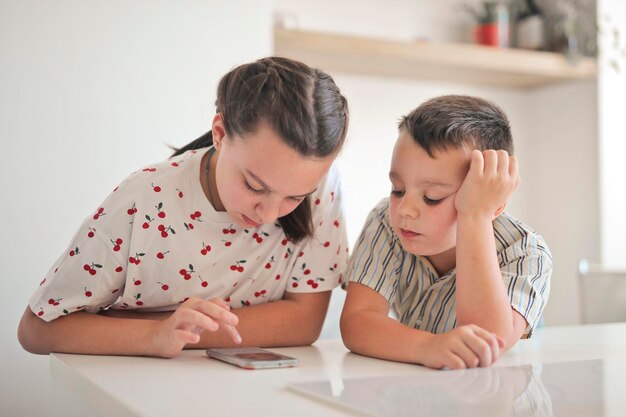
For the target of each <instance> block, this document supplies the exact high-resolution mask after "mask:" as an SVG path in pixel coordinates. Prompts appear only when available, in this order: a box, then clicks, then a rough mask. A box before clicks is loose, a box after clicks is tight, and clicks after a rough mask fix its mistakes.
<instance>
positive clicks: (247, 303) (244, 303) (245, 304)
mask: <svg viewBox="0 0 626 417" xmlns="http://www.w3.org/2000/svg"><path fill="white" fill-rule="evenodd" d="M241 305H242V306H245V307H247V306H249V305H250V301H248V300H246V301H243V300H241Z"/></svg>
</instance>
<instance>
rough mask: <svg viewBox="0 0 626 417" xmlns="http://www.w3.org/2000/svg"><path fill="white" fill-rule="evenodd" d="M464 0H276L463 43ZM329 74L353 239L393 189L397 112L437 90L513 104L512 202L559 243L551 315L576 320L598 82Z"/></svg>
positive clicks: (301, 19)
mask: <svg viewBox="0 0 626 417" xmlns="http://www.w3.org/2000/svg"><path fill="white" fill-rule="evenodd" d="M462 3H466V4H472V3H474V4H475V3H478V1H474V0H473V1H470V2H463V1H445V2H432V1H426V0H418V1H414V0H391V1H388V2H380V1H377V0H344V1H341V2H336V1H332V0H318V1H316V2H315V4H313V2H308V1H306V0H298V1H295V0H276V9H277V14H278V15H279V16H282V17H283V18H284V20H285V22H286V24H288V25H289V26H291V27H297V28H300V29H304V30H319V31H326V32H337V33H347V34H355V35H361V36H368V37H384V38H390V39H398V40H411V39H416V38H424V37H426V38H428V39H430V40H432V41H461V42H463V41H467V40H468V39H469V36H468V33H469V32H468V31H469V28H470V24H471V18H469V15H468V14H466V13H462V12H460V11H459V10H460V6H459V5H460V4H462ZM329 10H332V13H330V12H329ZM372 22H374V23H372ZM331 74H332V75H333V76H334V77H335V79H336V81H337V83H338V84H339V86H340V87H341V88H342V90H343V92H344V93H345V94H346V96H347V98H348V101H349V103H350V106H351V118H352V119H351V123H350V130H349V135H348V143H347V146H346V148H345V150H344V152H343V154H342V155H341V157H340V159H339V161H340V164H341V171H342V175H343V184H344V192H345V195H346V199H345V201H346V203H345V205H346V211H347V216H346V217H347V226H348V234H349V238H350V242H351V243H352V244H353V243H354V242H355V241H356V239H357V237H358V234H359V232H360V229H361V226H362V225H363V222H364V220H365V217H366V216H367V213H369V211H370V210H371V208H372V207H373V206H374V204H375V203H376V202H377V201H379V200H380V198H382V197H384V196H386V195H387V194H388V193H389V182H388V180H387V175H388V170H389V161H390V156H391V150H392V148H393V144H394V141H395V139H396V136H397V130H396V124H397V120H398V118H399V117H400V116H401V115H403V114H406V113H408V112H409V111H410V110H412V109H413V108H414V107H416V106H417V105H418V104H420V103H421V102H423V101H424V100H426V99H428V98H431V97H433V96H436V95H441V94H473V95H478V96H482V97H484V98H487V99H490V100H493V101H495V102H496V103H498V104H499V105H500V106H501V107H502V108H503V109H504V110H505V111H506V112H507V114H508V116H509V118H510V121H511V125H512V129H513V135H514V138H515V146H516V154H517V156H518V157H519V158H520V170H521V177H522V183H521V186H520V187H519V188H518V190H517V191H516V193H515V194H514V196H513V199H512V201H511V202H510V204H509V207H508V211H509V212H510V213H512V214H513V215H514V216H516V217H518V218H519V219H520V220H522V221H525V222H527V223H528V224H529V225H530V226H531V227H533V228H535V229H536V230H537V231H538V232H539V233H540V234H542V235H544V237H545V238H546V239H547V242H548V245H549V246H550V248H551V249H552V252H553V256H554V265H555V271H554V274H553V280H552V282H553V292H552V295H551V300H550V303H549V304H548V308H547V309H546V312H545V320H546V324H548V325H555V324H572V323H576V322H577V321H578V303H577V299H576V277H577V265H578V261H579V260H580V259H581V258H586V259H589V260H591V261H593V262H597V261H598V259H599V251H598V245H599V232H598V187H597V184H598V173H597V171H598V165H597V98H596V84H595V82H587V83H566V84H563V85H557V86H552V87H546V88H539V89H534V90H518V89H507V88H495V87H484V86H482V87H481V86H469V85H462V84H449V83H434V82H419V81H415V80H393V79H389V78H379V77H365V76H357V75H351V74H342V73H334V72H331ZM342 301H343V294H342V293H341V292H339V291H336V292H335V297H334V299H333V301H332V303H331V306H332V309H331V311H330V312H329V318H328V320H327V323H326V327H325V329H324V331H325V333H324V334H325V335H327V334H333V333H332V332H333V331H336V329H333V330H332V331H331V329H330V326H336V322H337V320H338V317H339V311H340V308H341V303H342ZM333 317H336V319H334V318H333Z"/></svg>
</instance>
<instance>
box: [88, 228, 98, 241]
mask: <svg viewBox="0 0 626 417" xmlns="http://www.w3.org/2000/svg"><path fill="white" fill-rule="evenodd" d="M95 235H96V229H92V228H91V227H90V228H89V233H87V237H88V238H90V239H91V238H92V237H94V236H95Z"/></svg>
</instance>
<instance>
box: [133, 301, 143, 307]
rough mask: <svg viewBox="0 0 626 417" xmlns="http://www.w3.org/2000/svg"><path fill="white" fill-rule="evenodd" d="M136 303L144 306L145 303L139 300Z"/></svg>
mask: <svg viewBox="0 0 626 417" xmlns="http://www.w3.org/2000/svg"><path fill="white" fill-rule="evenodd" d="M135 304H137V305H138V306H142V305H143V301H137V302H135Z"/></svg>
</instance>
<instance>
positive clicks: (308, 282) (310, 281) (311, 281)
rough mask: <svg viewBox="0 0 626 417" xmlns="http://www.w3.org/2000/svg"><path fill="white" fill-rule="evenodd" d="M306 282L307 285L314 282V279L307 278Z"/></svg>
mask: <svg viewBox="0 0 626 417" xmlns="http://www.w3.org/2000/svg"><path fill="white" fill-rule="evenodd" d="M306 283H307V285H312V284H314V283H315V281H313V280H312V279H310V280H308V281H307V282H306Z"/></svg>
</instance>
